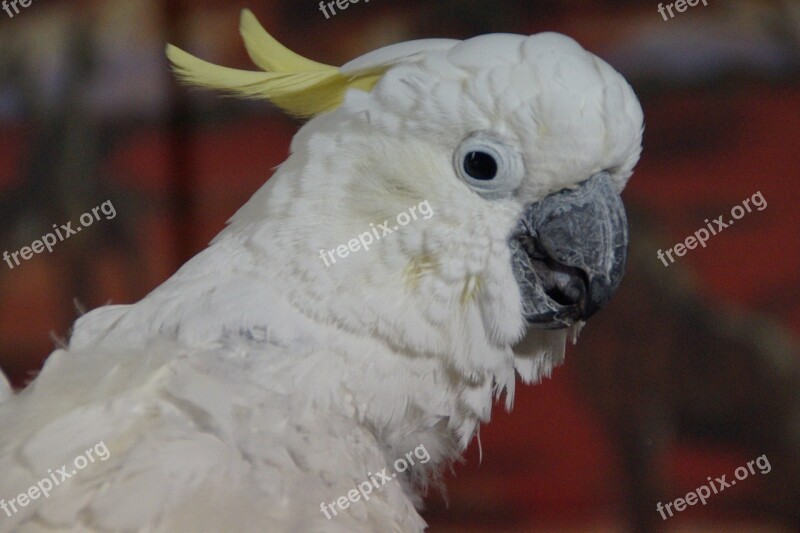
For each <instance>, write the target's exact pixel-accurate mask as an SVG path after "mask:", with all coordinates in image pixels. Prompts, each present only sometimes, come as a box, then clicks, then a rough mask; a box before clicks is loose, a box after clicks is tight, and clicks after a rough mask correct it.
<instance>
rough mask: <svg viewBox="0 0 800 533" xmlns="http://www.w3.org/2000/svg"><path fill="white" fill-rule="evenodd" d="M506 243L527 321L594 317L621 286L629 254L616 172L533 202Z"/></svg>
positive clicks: (550, 324) (556, 324) (564, 322)
mask: <svg viewBox="0 0 800 533" xmlns="http://www.w3.org/2000/svg"><path fill="white" fill-rule="evenodd" d="M508 245H509V248H510V249H511V253H512V259H511V260H512V268H513V271H514V277H515V278H516V281H517V284H518V285H519V288H520V293H521V295H522V311H523V315H524V317H525V320H526V321H527V323H528V324H529V325H532V326H535V327H540V328H550V329H552V328H562V327H568V326H571V325H572V324H574V323H575V322H577V321H579V320H586V319H588V318H589V317H590V316H592V315H593V314H594V313H595V312H597V311H598V310H599V309H600V308H601V307H603V306H604V305H605V304H606V303H608V301H609V300H610V299H611V296H612V295H613V294H614V292H615V291H616V290H617V287H619V284H620V281H621V280H622V274H623V272H624V270H625V261H626V258H627V254H628V221H627V219H626V217H625V208H624V206H623V205H622V198H620V196H619V194H618V193H617V191H616V189H615V187H614V185H613V183H612V181H611V177H610V176H609V175H608V173H607V172H601V173H599V174H596V175H594V176H592V177H591V178H589V179H588V180H586V181H585V182H583V183H582V184H581V185H580V186H579V187H577V188H576V189H572V190H569V189H565V190H562V191H559V192H557V193H553V194H551V195H550V196H547V197H545V198H543V199H542V200H540V201H538V202H536V203H533V204H530V205H528V206H527V207H526V208H525V210H524V211H523V213H522V216H521V217H520V219H519V221H518V223H517V226H516V228H515V229H514V231H513V232H512V233H511V235H510V236H509V240H508Z"/></svg>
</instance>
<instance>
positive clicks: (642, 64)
mask: <svg viewBox="0 0 800 533" xmlns="http://www.w3.org/2000/svg"><path fill="white" fill-rule="evenodd" d="M243 7H249V8H251V9H252V10H253V11H254V12H255V13H256V15H257V16H258V17H259V19H260V20H261V22H262V23H263V24H264V26H265V27H266V28H267V29H268V30H269V31H270V32H272V33H273V35H274V36H275V37H276V38H277V39H278V40H279V41H281V42H283V43H284V44H286V45H287V46H288V47H289V48H291V49H293V50H296V51H298V52H299V53H301V54H303V55H305V56H307V57H310V58H313V59H316V60H318V61H323V62H328V63H331V64H342V63H343V62H345V61H347V60H349V59H351V58H353V57H355V56H357V55H360V54H362V53H365V52H367V51H369V50H371V49H374V48H376V47H378V46H382V45H386V44H390V43H394V42H398V41H403V40H409V39H414V38H422V37H454V38H466V37H470V36H473V35H476V34H480V33H487V32H515V33H526V34H527V33H535V32H540V31H545V30H555V31H559V32H563V33H566V34H568V35H570V36H572V37H574V38H576V39H577V40H578V41H579V42H580V43H581V44H582V45H583V46H584V47H586V48H588V49H589V50H591V51H593V52H594V53H596V54H597V55H599V56H600V57H603V58H604V59H606V60H607V61H608V62H609V63H611V64H612V65H613V66H615V67H616V68H617V69H618V70H620V71H621V72H622V73H623V75H625V76H626V77H627V78H628V79H629V80H630V81H631V83H632V85H633V86H634V88H635V90H636V92H637V93H638V94H639V96H640V98H641V100H642V104H643V107H644V110H645V119H646V130H645V140H644V152H643V156H642V160H641V163H640V164H639V166H638V167H637V170H636V173H635V174H634V177H633V178H632V180H631V182H630V184H629V185H628V188H627V189H626V191H625V193H624V195H623V197H624V199H625V201H626V204H627V206H628V208H629V212H630V221H631V233H632V247H631V258H630V264H629V266H628V272H627V274H626V279H625V281H624V283H623V285H622V288H621V290H620V293H619V294H618V296H617V297H616V298H615V299H614V300H613V301H612V303H611V304H610V305H609V307H608V309H607V310H606V311H604V312H603V313H600V314H599V315H598V316H597V318H595V319H593V321H592V322H591V323H590V324H589V326H588V327H587V328H586V329H585V330H584V332H583V334H582V336H581V339H580V342H579V343H578V345H577V346H574V347H572V346H571V347H569V348H568V353H567V361H566V364H565V365H564V366H563V367H561V368H559V369H557V370H556V371H555V373H554V375H553V378H552V379H551V380H548V381H546V382H544V383H542V384H541V385H538V386H535V387H524V386H520V387H518V392H517V399H516V405H515V407H514V411H513V413H511V414H507V413H505V412H503V411H502V409H501V408H500V407H499V406H498V408H497V410H496V411H495V413H494V417H493V420H492V423H491V424H489V425H487V426H484V427H483V428H482V429H481V432H480V441H481V443H480V444H481V446H480V448H482V458H481V457H480V449H479V446H478V443H477V442H473V444H472V446H471V447H470V449H469V451H468V453H467V454H466V457H465V462H464V463H463V464H457V465H455V466H454V468H453V471H452V472H451V473H449V474H448V475H447V487H448V491H447V494H446V495H442V494H436V493H432V494H430V495H429V497H428V500H427V502H428V504H427V509H426V510H425V512H424V516H425V518H426V519H427V520H428V522H429V523H430V525H431V527H430V531H432V532H450V531H465V532H483V531H509V532H511V531H548V532H555V531H565V532H566V531H608V532H614V531H661V530H664V531H754V532H767V531H776V532H778V531H789V532H792V531H800V349H798V340H797V339H798V337H800V231H798V229H800V205H798V200H800V148H798V142H799V141H800V83H799V82H800V76H798V74H800V2H798V1H794V2H788V1H755V0H753V1H728V0H726V1H725V2H722V1H720V0H709V2H708V6H703V4H702V2H701V3H699V4H698V5H697V6H696V7H689V8H688V9H687V10H686V11H685V12H682V13H681V12H677V11H674V13H675V17H674V18H668V19H667V20H664V18H663V17H662V15H660V14H659V12H658V10H657V9H658V3H657V2H654V1H649V0H648V1H645V2H642V1H637V2H632V1H628V2H625V1H615V2H611V1H610V0H608V1H599V0H597V1H592V0H564V1H542V2H534V1H522V0H503V1H502V2H501V1H499V0H437V1H433V0H427V1H424V0H372V1H370V2H368V3H367V1H366V0H365V1H364V2H359V3H357V4H352V5H350V6H349V7H348V8H347V9H346V10H344V11H339V10H338V9H337V14H335V15H333V16H330V18H326V17H325V15H324V14H323V13H322V12H321V11H320V10H319V5H318V2H316V1H315V0H249V1H247V2H242V1H239V0H236V1H225V2H223V1H202V2H201V1H189V0H184V1H162V2H157V1H154V0H136V1H130V0H128V1H123V0H105V1H104V0H72V1H70V2H67V1H65V0H64V1H55V0H54V1H48V0H34V2H33V3H32V4H31V5H30V6H29V7H27V8H21V9H20V12H19V13H18V14H16V15H15V16H14V17H13V18H12V17H9V16H8V15H7V13H6V12H4V11H0V215H2V216H0V253H2V252H3V251H8V252H13V251H16V250H19V249H20V248H22V247H23V246H26V245H30V243H31V242H32V241H33V240H35V239H37V238H39V237H40V236H41V235H43V234H45V233H47V232H48V231H51V227H52V226H53V224H59V225H60V224H65V223H66V222H68V221H77V219H78V217H79V216H80V215H81V214H82V213H84V212H86V211H89V210H90V209H91V208H93V207H95V206H98V205H100V204H101V203H102V202H105V201H107V200H110V201H111V202H112V203H113V205H114V206H115V208H116V211H117V216H116V217H115V218H114V219H112V220H102V219H101V220H99V221H97V222H96V223H95V224H94V225H93V227H92V228H91V230H87V231H85V232H83V233H81V234H78V235H74V236H72V237H71V238H69V239H68V240H66V241H65V242H63V243H59V244H57V245H56V246H55V249H54V250H53V252H52V253H47V252H45V253H43V254H40V255H35V256H34V257H33V258H32V259H30V260H28V261H24V262H22V264H20V265H19V266H15V267H14V268H13V269H11V268H9V267H8V265H7V263H5V262H0V367H1V368H2V369H3V371H5V373H6V374H7V375H9V376H10V377H11V379H12V380H13V381H14V383H15V385H17V386H23V385H24V384H25V383H26V382H27V381H29V380H30V379H31V377H32V376H33V375H35V372H36V370H37V369H38V368H39V367H40V366H41V364H42V362H43V360H44V359H45V358H46V357H47V355H48V354H49V353H50V352H51V351H52V349H53V348H54V346H55V344H56V343H57V342H59V339H64V338H67V337H68V335H69V328H70V325H71V323H72V322H73V320H74V319H75V318H76V317H77V316H78V314H79V313H80V312H82V311H83V310H86V309H91V308H94V307H97V306H100V305H104V304H107V303H111V302H113V303H124V302H133V301H136V300H138V299H139V298H141V297H142V296H144V295H145V294H146V293H147V292H149V291H150V290H152V289H153V288H154V287H155V286H156V285H158V284H159V283H160V282H162V281H163V280H164V279H166V278H167V277H168V276H169V275H170V274H171V273H172V272H174V270H175V269H176V268H177V267H178V266H179V265H181V264H182V263H183V262H184V261H185V260H186V259H187V258H189V257H191V256H192V255H193V254H195V253H196V252H198V251H199V250H201V249H202V248H203V247H204V246H205V245H206V243H207V242H208V241H209V240H210V239H211V238H212V237H213V236H214V235H215V234H216V233H217V232H218V231H219V230H220V229H221V228H222V227H223V226H224V223H225V221H226V220H227V218H228V217H229V216H230V215H231V214H233V212H234V211H235V210H236V209H237V208H238V207H239V206H240V205H241V204H242V203H244V202H245V200H247V199H248V198H249V196H250V195H251V194H252V193H253V192H254V191H255V190H256V189H257V188H258V187H259V186H261V185H262V184H263V183H264V182H265V181H266V180H267V179H268V178H269V176H270V175H271V173H272V169H273V168H274V167H275V166H276V165H278V164H279V163H280V162H282V161H283V160H284V159H285V157H286V155H287V151H288V145H289V142H290V140H291V137H292V135H293V134H294V132H295V131H296V129H297V127H298V126H299V124H300V123H299V122H296V121H293V120H291V119H288V118H285V117H283V116H281V115H280V114H279V113H277V112H276V110H275V109H273V108H271V107H270V106H269V105H267V104H265V103H263V102H257V103H256V102H244V101H240V100H236V99H233V98H223V97H219V96H218V95H216V94H211V93H208V92H203V91H197V90H189V89H186V88H183V87H179V86H177V85H176V84H175V83H174V81H173V79H172V77H171V75H170V72H169V70H168V66H167V63H166V61H165V59H164V55H163V49H164V45H165V43H166V42H172V43H175V44H178V45H181V46H182V47H184V48H186V49H188V50H189V51H190V52H193V53H195V54H197V55H199V56H201V57H203V58H205V59H208V60H210V61H213V62H216V63H221V64H225V65H229V66H235V67H239V68H252V67H251V66H250V65H249V62H248V60H247V57H246V54H245V51H244V47H243V45H242V44H241V42H240V39H239V36H238V16H239V10H240V9H241V8H243ZM12 12H13V11H12ZM757 192H760V193H761V195H762V196H763V198H764V199H765V200H766V202H767V205H768V206H767V207H766V208H765V209H764V210H762V211H758V210H753V212H752V213H748V214H746V215H745V216H744V217H743V218H742V219H741V220H740V221H737V222H736V225H735V226H733V227H730V228H728V229H726V230H725V231H724V232H722V233H720V234H719V235H716V236H714V237H712V238H711V239H710V240H709V241H708V243H707V246H706V247H705V248H697V249H694V250H690V251H688V253H687V254H686V255H685V256H683V257H680V258H678V260H677V261H676V262H675V263H674V264H671V265H670V266H668V267H665V266H664V264H663V263H662V262H661V261H660V260H659V259H658V258H657V256H656V251H657V250H659V249H662V250H666V249H668V248H671V247H672V246H673V245H674V244H675V243H677V242H681V241H683V240H684V239H685V238H686V237H687V236H689V235H691V234H693V233H694V232H695V231H696V230H697V229H699V228H701V227H704V226H705V223H704V220H705V219H709V220H711V219H713V218H716V217H718V216H719V215H726V217H727V215H728V213H730V210H731V208H732V207H734V206H735V205H737V204H740V203H742V201H743V200H745V199H746V198H751V197H752V196H753V195H754V194H756V193H757ZM0 431H2V428H0ZM762 455H766V457H767V458H768V460H769V463H770V466H771V471H770V472H769V473H767V474H763V475H762V474H761V473H760V471H759V470H758V469H756V473H755V475H751V476H750V477H748V478H747V480H746V481H744V480H743V481H741V482H740V483H739V484H738V485H735V486H732V487H731V488H729V489H727V490H725V491H724V492H723V493H720V494H718V495H714V496H712V497H711V498H710V499H709V500H708V503H707V505H705V506H701V505H695V506H693V507H690V508H688V509H687V510H686V511H683V512H681V513H677V514H676V516H674V517H672V518H669V520H667V521H664V520H662V518H661V516H660V515H659V513H658V512H657V510H656V504H657V503H658V502H663V503H667V502H671V501H673V500H674V499H676V498H678V497H682V496H685V495H686V493H687V492H689V491H690V490H693V489H695V488H696V487H699V486H700V485H702V484H705V483H707V478H708V477H711V478H716V477H719V476H722V475H723V474H725V475H727V477H728V480H730V479H732V478H733V475H734V471H735V469H736V468H737V467H739V466H742V465H745V464H746V463H747V461H751V460H755V459H756V458H757V457H760V456H762ZM0 475H2V473H0Z"/></svg>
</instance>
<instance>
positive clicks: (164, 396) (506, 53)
mask: <svg viewBox="0 0 800 533" xmlns="http://www.w3.org/2000/svg"><path fill="white" fill-rule="evenodd" d="M242 35H243V36H244V38H245V44H246V45H247V48H248V52H249V53H250V55H251V57H252V58H253V60H254V62H255V63H256V65H258V66H259V67H261V68H262V69H264V70H265V71H267V72H241V71H235V70H233V69H226V68H223V67H217V66H213V65H210V64H208V63H205V62H202V61H201V60H199V59H196V58H194V57H192V56H189V55H188V54H186V53H185V52H182V51H180V50H178V49H176V48H174V47H169V48H168V55H169V57H170V59H171V60H172V61H173V63H174V64H175V66H176V72H177V73H178V74H179V75H180V76H181V77H182V78H184V79H185V80H187V81H190V82H193V83H196V84H200V85H205V86H210V87H215V88H218V89H222V90H226V91H230V92H234V93H237V94H244V95H245V96H249V97H255V98H266V99H269V100H270V101H272V102H274V103H275V104H277V105H279V106H281V107H283V108H284V109H286V110H287V111H288V112H290V113H292V114H295V115H299V116H309V117H313V118H311V119H310V120H309V121H308V122H307V123H306V124H305V125H304V126H303V127H302V128H301V129H300V131H299V132H298V134H297V135H296V136H295V138H294V140H293V142H292V146H291V155H290V157H289V158H288V160H287V161H286V162H285V163H284V164H283V165H282V166H281V167H280V168H279V169H278V170H277V172H276V173H275V175H274V176H273V177H272V178H271V179H270V180H269V181H268V182H267V183H266V184H265V185H264V186H263V187H262V188H261V189H260V190H259V191H258V192H256V193H255V195H254V196H253V197H252V198H251V199H250V200H249V201H248V202H247V203H246V204H245V205H244V206H243V207H242V208H241V209H240V210H239V211H238V212H237V213H236V214H235V215H234V216H233V218H232V219H231V220H230V222H229V224H228V226H227V227H226V229H225V230H223V231H222V232H221V233H220V235H218V236H217V238H216V239H215V240H214V241H213V242H212V243H211V244H210V246H209V247H208V248H207V249H206V250H204V251H202V252H201V253H199V254H198V255H197V256H195V257H194V258H193V259H191V260H190V261H189V262H188V263H186V264H185V265H184V266H183V267H182V268H181V269H180V270H179V271H178V272H176V273H175V274H174V275H173V276H172V277H171V278H170V279H168V280H167V281H166V282H164V283H163V284H162V285H161V286H159V287H158V288H156V289H155V290H154V291H153V292H152V293H150V294H149V295H148V296H146V297H145V298H144V299H142V300H141V301H139V302H137V303H135V304H132V305H114V306H106V307H102V308H99V309H96V310H94V311H92V312H90V313H88V314H86V315H84V316H82V317H81V318H80V319H79V320H78V321H77V322H76V324H75V327H74V331H73V334H72V336H71V339H70V341H69V345H68V346H66V347H64V348H63V349H59V350H57V351H56V352H54V353H53V354H52V355H51V356H50V358H49V359H48V361H47V362H46V364H45V366H44V368H43V370H42V372H41V374H40V375H39V376H38V377H37V379H36V380H35V381H34V382H33V383H32V384H31V385H30V386H28V388H27V389H25V390H24V391H22V392H20V393H18V394H16V395H14V396H13V397H11V398H8V399H6V400H5V401H3V402H2V403H0V428H2V430H1V431H0V472H2V477H0V498H5V499H6V500H9V499H11V498H14V497H15V496H17V495H18V494H21V493H22V492H24V491H26V490H27V489H28V488H29V487H30V486H33V485H35V484H36V482H37V481H38V480H40V478H43V477H45V476H46V475H48V474H47V472H48V469H52V470H55V469H56V468H58V467H61V466H62V465H69V464H73V463H74V461H75V458H76V457H78V456H80V455H81V454H85V452H86V451H87V450H89V449H92V447H93V446H96V445H97V444H98V443H100V442H102V443H103V444H104V445H105V446H107V449H108V452H109V453H108V457H107V458H106V459H104V460H96V461H94V462H92V463H91V464H88V465H87V466H86V467H85V468H83V469H79V471H77V472H76V474H74V475H73V476H71V477H69V479H66V480H64V482H63V484H61V485H59V486H57V487H55V488H54V489H53V490H52V491H51V494H50V495H49V496H48V497H44V496H40V497H38V498H36V499H33V498H32V497H31V499H30V501H29V502H28V504H27V505H25V506H20V505H19V502H18V501H17V502H16V506H17V508H18V509H17V511H16V512H13V513H11V514H10V516H4V514H3V513H2V512H0V532H6V531H23V532H29V531H30V532H39V531H41V532H44V531H109V532H110V531H152V532H161V531H165V532H166V531H422V530H423V529H424V527H425V523H424V521H423V520H422V518H421V517H420V515H419V514H418V512H417V510H416V508H417V507H418V506H419V504H420V502H421V495H422V494H424V493H425V491H426V489H427V488H428V487H429V486H430V485H432V484H433V485H435V484H437V483H438V472H439V471H440V470H441V468H442V467H443V466H444V465H447V464H448V463H450V462H452V461H453V460H456V459H457V458H458V457H459V456H460V454H461V453H462V452H463V451H464V449H465V448H466V447H467V445H468V444H469V442H470V441H471V439H472V438H473V436H474V435H475V433H476V431H477V428H478V425H479V424H480V423H481V422H487V421H488V420H489V418H490V414H491V407H492V404H493V402H494V400H495V399H498V398H500V397H501V396H502V395H504V397H505V402H506V407H507V408H510V407H511V404H512V402H513V395H514V386H515V374H516V373H518V374H519V375H520V376H521V377H522V379H523V380H524V381H525V382H527V383H530V382H536V381H538V380H539V379H541V377H542V376H544V375H548V374H549V373H550V371H551V369H552V368H553V366H554V365H556V364H558V363H559V362H560V361H561V360H562V359H563V355H564V345H565V341H566V338H567V334H568V332H569V331H570V329H572V330H573V332H574V331H575V330H576V329H577V328H578V327H579V326H580V325H581V324H582V321H583V319H585V318H586V317H588V315H589V314H591V312H593V309H594V307H598V306H600V305H602V303H604V302H605V300H606V299H607V297H608V296H609V295H610V293H611V292H613V289H614V288H615V287H616V284H617V283H618V282H619V277H620V276H621V265H624V248H625V246H626V244H627V241H626V238H627V237H626V235H627V234H626V230H625V229H624V212H623V214H622V218H621V219H620V217H619V216H617V217H616V218H615V217H614V216H612V215H608V219H607V220H606V219H603V220H600V221H597V223H596V224H595V223H593V224H589V223H588V222H586V221H585V220H583V219H581V218H580V217H581V216H583V215H580V213H581V212H584V211H585V209H584V207H585V206H586V205H588V204H587V202H588V203H592V205H595V204H597V205H602V206H604V209H605V208H607V209H606V211H608V212H609V213H612V214H613V213H614V212H617V213H618V210H619V209H620V208H621V204H620V203H619V201H618V194H619V191H621V189H622V187H623V186H624V184H625V182H626V181H627V179H628V177H629V176H630V174H631V172H632V169H633V166H634V164H635V163H636V160H637V159H638V156H639V152H640V150H641V128H642V116H641V109H640V107H639V104H638V101H637V100H636V97H635V96H634V95H633V92H632V91H631V89H630V87H629V86H628V85H627V83H626V82H625V81H624V80H623V79H622V77H621V76H620V75H619V74H617V73H616V72H615V71H614V70H613V69H612V68H611V67H609V66H608V65H607V64H605V63H604V62H603V61H602V60H600V59H598V58H596V57H595V56H593V55H591V54H589V53H588V52H586V51H584V50H583V49H582V48H580V46H579V45H577V44H576V43H575V42H574V41H572V40H571V39H569V38H567V37H564V36H560V35H557V34H540V35H535V36H530V37H526V36H519V35H487V36H481V37H476V38H473V39H469V40H466V41H455V40H444V39H433V40H423V41H413V42H409V43H401V44H397V45H393V46H389V47H387V48H385V49H381V50H377V51H375V52H372V53H369V54H366V55H365V56H362V57H361V58H358V59H356V60H354V61H352V62H350V63H348V64H346V65H345V66H343V67H341V68H336V67H330V66H327V65H322V64H320V63H316V62H313V61H310V60H307V59H304V58H301V57H300V56H297V55H296V54H293V53H292V52H290V51H288V50H286V49H285V48H283V47H282V46H281V45H279V44H278V43H277V42H275V41H274V39H272V38H271V37H270V36H269V35H268V34H267V33H266V32H265V31H264V30H263V29H261V27H260V26H259V25H258V23H257V22H256V21H255V18H254V17H253V16H252V14H250V13H249V12H247V11H245V12H244V14H243V17H242ZM492 165H494V166H492ZM487 173H488V174H487ZM487 175H488V176H490V177H488V179H487ZM612 197H613V198H612ZM423 202H427V203H428V205H429V206H430V208H431V213H432V214H431V216H430V217H429V218H427V219H426V218H418V219H417V220H414V221H413V222H411V223H408V224H407V225H404V226H403V227H398V228H393V229H394V231H392V232H391V234H386V235H385V236H384V238H382V239H380V240H377V239H376V240H375V242H373V243H372V246H371V247H370V249H369V250H368V251H367V250H361V251H360V252H359V253H351V254H349V255H348V256H347V258H346V259H341V260H339V261H337V262H336V263H335V264H326V263H325V262H323V261H321V260H320V257H321V251H326V250H331V249H336V247H337V246H339V245H342V243H349V242H350V241H351V240H353V239H355V238H357V237H358V236H359V235H361V234H363V233H365V232H373V230H375V231H377V227H378V226H379V225H380V223H382V222H383V221H386V220H388V221H394V220H397V217H398V214H400V213H404V212H408V210H409V208H411V207H414V206H420V205H421V204H422V203H423ZM601 211H602V212H605V211H603V210H599V211H598V212H601ZM573 215H574V216H573ZM598 216H600V215H598ZM603 216H605V215H603ZM561 221H569V223H570V225H569V227H567V226H560V225H559V224H561V223H562V222H561ZM534 223H536V224H540V227H539V228H538V229H537V228H533V227H531V224H534ZM515 228H516V229H515ZM545 230H546V231H545ZM374 234H375V235H377V233H374ZM510 235H512V237H510ZM575 235H581V236H586V235H589V236H591V239H589V240H591V241H592V242H589V243H588V244H586V245H585V249H584V248H581V246H579V245H578V244H574V243H571V242H570V243H567V244H565V245H564V246H561V245H560V244H559V243H560V242H561V241H563V240H564V238H566V237H564V236H568V237H570V239H571V238H572V237H574V236H575ZM559 236H561V237H559ZM560 238H561V241H560V240H559V239H560ZM584 240H585V239H584ZM511 241H513V242H514V243H515V244H514V245H513V246H512V245H510V244H509V243H510V242H511ZM573 244H574V245H573ZM542 254H543V255H542ZM593 254H594V255H593ZM597 254H599V255H597ZM595 255H597V257H595ZM554 265H556V266H554ZM558 265H561V266H558ZM578 270H580V271H581V272H583V273H578ZM576 280H579V281H576ZM0 398H2V394H0ZM421 449H422V450H424V451H425V454H426V456H427V457H428V460H425V461H420V460H417V461H416V464H415V465H414V466H412V467H410V468H409V469H408V470H406V471H404V472H399V471H397V472H395V469H394V465H396V464H397V463H396V461H397V460H398V458H403V457H406V458H407V459H409V453H410V452H412V451H414V450H421ZM417 458H418V459H421V458H420V457H419V456H417ZM386 469H388V470H386ZM381 471H386V472H389V473H395V474H397V475H396V477H391V481H389V482H385V483H383V484H382V485H380V486H378V487H375V488H374V489H373V490H372V492H371V494H370V495H369V496H370V497H369V499H368V500H366V499H365V498H364V497H363V496H362V497H361V501H358V502H353V501H352V498H351V499H350V503H348V504H347V506H346V509H343V508H342V505H341V504H340V505H339V506H338V507H337V510H338V512H337V513H335V514H334V513H332V512H330V509H331V508H332V506H331V505H329V506H328V511H329V512H328V513H326V512H325V511H324V510H321V504H325V503H328V504H330V503H332V502H335V501H336V500H339V499H340V498H342V497H345V498H346V497H347V495H348V493H350V492H351V491H352V489H354V488H355V487H357V486H358V485H359V484H360V483H363V482H365V480H369V479H371V478H374V475H375V474H376V473H378V472H381ZM329 515H330V516H329Z"/></svg>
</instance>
